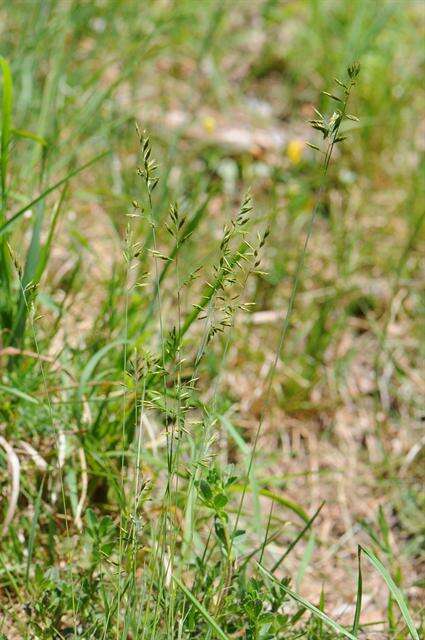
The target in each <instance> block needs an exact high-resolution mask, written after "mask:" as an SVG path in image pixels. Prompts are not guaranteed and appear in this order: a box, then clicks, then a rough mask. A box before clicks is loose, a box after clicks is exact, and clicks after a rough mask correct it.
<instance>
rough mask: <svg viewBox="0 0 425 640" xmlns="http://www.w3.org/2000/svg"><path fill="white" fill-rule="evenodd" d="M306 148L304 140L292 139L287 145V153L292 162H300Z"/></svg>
mask: <svg viewBox="0 0 425 640" xmlns="http://www.w3.org/2000/svg"><path fill="white" fill-rule="evenodd" d="M303 150H304V142H303V141H302V140H290V141H289V142H288V146H287V147H286V155H287V156H288V158H289V160H290V161H291V163H292V164H299V162H300V161H301V158H302V155H303Z"/></svg>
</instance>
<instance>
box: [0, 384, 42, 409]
mask: <svg viewBox="0 0 425 640" xmlns="http://www.w3.org/2000/svg"><path fill="white" fill-rule="evenodd" d="M0 391H4V393H10V395H12V396H16V397H17V398H21V400H26V401H27V402H32V403H33V404H38V400H37V398H34V397H33V396H30V395H29V394H28V393H25V392H24V391H21V390H20V389H16V387H6V386H5V385H4V384H0Z"/></svg>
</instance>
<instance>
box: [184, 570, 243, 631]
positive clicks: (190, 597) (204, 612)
mask: <svg viewBox="0 0 425 640" xmlns="http://www.w3.org/2000/svg"><path fill="white" fill-rule="evenodd" d="M173 580H174V582H175V583H176V585H177V586H178V587H179V589H181V590H182V591H183V593H184V595H185V596H186V598H187V599H188V600H190V602H191V603H192V604H193V606H194V607H195V609H197V610H198V611H199V613H200V614H201V616H202V617H203V618H204V620H205V622H207V624H208V625H209V627H210V629H211V631H212V632H213V633H215V635H216V636H217V638H221V640H230V638H229V636H228V635H226V634H225V633H224V631H223V629H221V627H219V625H218V624H217V622H216V621H215V620H214V618H213V617H212V616H211V615H210V614H209V613H208V611H207V610H206V609H205V607H204V606H203V605H202V604H201V603H200V602H199V601H198V600H197V599H196V598H195V596H194V595H192V593H191V592H190V591H189V590H188V589H187V588H186V587H185V586H184V584H183V583H182V582H181V581H180V580H179V579H178V578H176V577H175V576H173Z"/></svg>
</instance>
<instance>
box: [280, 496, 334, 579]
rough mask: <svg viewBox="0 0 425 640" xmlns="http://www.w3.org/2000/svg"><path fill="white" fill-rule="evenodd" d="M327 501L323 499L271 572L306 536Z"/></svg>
mask: <svg viewBox="0 0 425 640" xmlns="http://www.w3.org/2000/svg"><path fill="white" fill-rule="evenodd" d="M324 504H325V502H324V501H323V502H322V504H321V505H320V507H319V508H318V509H317V511H316V512H315V513H313V515H312V516H311V518H310V520H309V521H308V522H307V524H306V525H305V527H303V529H301V531H300V532H299V534H298V535H297V536H296V537H295V539H294V540H293V541H292V542H291V544H290V545H289V547H288V548H287V549H286V551H285V553H283V554H282V555H281V556H280V558H279V559H278V560H276V562H275V563H274V565H273V567H272V570H271V572H272V573H274V572H275V571H276V570H277V569H278V567H280V565H281V564H282V562H283V561H284V560H285V558H286V557H287V556H288V555H289V554H290V553H291V551H292V549H293V548H294V547H296V545H297V544H298V542H299V541H300V540H301V539H302V538H303V537H304V536H305V534H306V533H307V531H308V530H309V529H310V528H311V526H312V524H313V522H314V521H315V520H316V518H317V516H318V515H319V513H320V512H321V510H322V509H323V506H324Z"/></svg>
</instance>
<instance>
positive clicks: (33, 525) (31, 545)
mask: <svg viewBox="0 0 425 640" xmlns="http://www.w3.org/2000/svg"><path fill="white" fill-rule="evenodd" d="M44 478H45V476H43V478H42V480H41V484H40V489H39V490H38V494H37V498H36V501H35V505H34V516H33V518H32V522H31V530H30V535H29V538H28V556H27V566H26V569H25V582H26V584H27V587H28V579H29V575H30V567H31V562H32V554H33V551H34V541H35V532H36V529H37V522H38V518H39V516H40V507H41V496H42V494H43V488H44Z"/></svg>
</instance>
